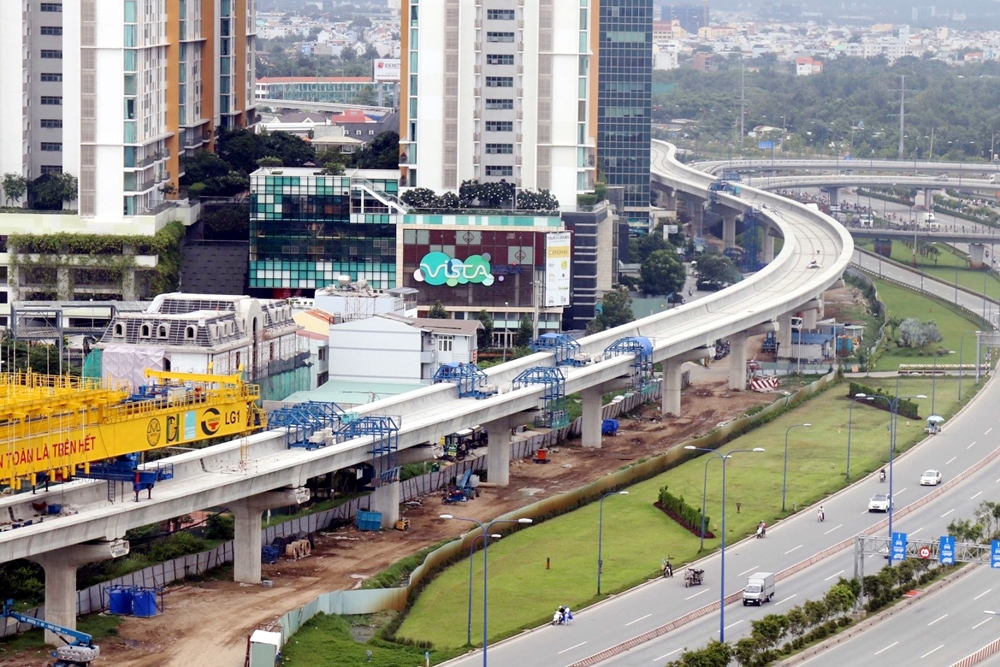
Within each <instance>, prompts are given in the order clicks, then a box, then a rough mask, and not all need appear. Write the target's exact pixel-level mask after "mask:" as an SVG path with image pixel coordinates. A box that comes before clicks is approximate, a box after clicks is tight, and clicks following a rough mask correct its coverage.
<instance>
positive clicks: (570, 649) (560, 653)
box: [559, 642, 587, 655]
mask: <svg viewBox="0 0 1000 667" xmlns="http://www.w3.org/2000/svg"><path fill="white" fill-rule="evenodd" d="M586 643H587V642H580V643H579V644H576V645H574V646H570V647H569V648H564V649H563V650H561V651H559V655H562V654H563V653H565V652H566V651H572V650H573V649H575V648H580V647H581V646H583V645H584V644H586Z"/></svg>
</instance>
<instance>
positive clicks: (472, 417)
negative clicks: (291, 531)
mask: <svg viewBox="0 0 1000 667" xmlns="http://www.w3.org/2000/svg"><path fill="white" fill-rule="evenodd" d="M673 155H674V147H673V146H671V145H669V144H665V143H661V142H657V143H656V145H655V146H654V149H653V161H654V172H653V178H654V179H656V180H658V181H660V182H661V183H664V184H667V185H669V186H670V187H673V188H676V189H678V190H680V191H682V192H688V193H692V194H696V195H698V196H701V197H705V196H706V195H707V189H708V185H709V184H710V183H711V182H712V181H713V180H714V179H713V178H712V177H711V176H709V175H707V174H704V173H702V172H698V171H696V170H693V169H691V168H689V167H686V166H684V165H682V164H680V163H679V162H677V161H676V160H675V159H674V157H673ZM720 195H721V199H723V200H728V201H727V205H730V206H734V207H747V206H755V207H759V208H761V213H762V215H764V216H766V217H768V218H770V220H771V222H770V224H771V225H772V226H773V227H775V228H777V229H778V230H780V233H781V234H782V235H783V236H784V238H785V243H784V245H783V248H782V250H781V253H780V254H779V256H778V257H776V258H775V260H774V261H773V262H771V264H769V265H768V266H766V267H765V268H764V269H763V270H761V271H759V272H758V273H756V274H755V275H753V276H751V277H750V278H748V279H747V280H745V281H743V282H740V283H738V284H736V285H733V286H732V287H729V288H727V289H725V290H722V291H720V292H718V293H716V294H714V295H712V296H710V297H707V298H704V299H700V300H698V301H696V302H693V303H690V304H686V305H684V306H681V307H679V308H676V309H673V310H670V311H667V312H665V313H660V314H657V315H654V316H651V317H647V318H644V319H642V320H637V321H635V322H632V323H629V324H627V325H624V326H621V327H618V328H616V329H612V330H609V331H604V332H601V333H599V334H595V335H592V336H588V337H586V338H583V339H581V340H580V341H579V343H580V345H581V347H582V351H583V352H585V353H588V354H599V353H601V352H603V351H604V349H605V348H607V347H608V346H609V345H611V344H612V343H613V342H615V341H617V340H619V339H622V338H624V337H628V336H645V337H649V338H651V339H652V340H653V342H654V349H653V355H652V357H653V361H664V360H668V359H671V358H673V357H677V356H679V355H682V354H684V353H686V352H689V351H691V350H695V349H697V348H701V347H704V346H707V345H710V344H712V343H714V341H715V340H717V339H719V338H725V337H729V336H732V335H735V334H737V333H739V332H742V331H745V330H747V329H749V328H752V327H755V326H757V325H760V324H762V323H768V322H771V321H773V320H775V319H776V318H777V317H779V316H781V315H784V314H786V313H788V312H789V311H792V310H794V309H795V308H796V307H798V306H800V305H802V304H804V303H807V302H809V301H811V300H813V299H814V298H816V297H817V296H819V295H820V294H821V293H822V292H823V291H824V290H825V289H827V288H828V287H830V286H831V285H833V284H834V283H836V282H837V281H839V280H840V277H841V274H842V273H843V271H844V269H845V268H846V267H847V266H848V264H849V262H850V259H851V254H852V252H853V243H852V241H851V238H850V236H849V235H848V234H847V232H846V231H845V230H844V229H843V228H842V227H841V226H840V225H839V224H838V223H837V222H836V221H834V220H833V219H832V218H830V217H828V216H826V215H823V214H821V213H819V212H817V211H812V210H810V209H808V208H806V207H805V206H802V205H800V204H797V203H795V202H790V201H788V200H786V199H784V198H782V197H779V196H777V195H773V194H770V193H767V192H764V191H761V190H755V189H753V188H745V189H744V191H743V199H740V198H738V197H730V196H729V195H724V194H721V193H720ZM812 261H818V262H819V263H820V264H821V268H820V269H818V270H817V269H811V270H810V269H807V266H808V265H809V263H810V262H812ZM633 363H634V359H633V357H631V356H625V355H623V356H618V357H613V358H610V359H607V360H604V361H599V362H597V363H594V364H591V365H588V366H583V367H578V368H568V367H561V368H562V370H563V372H564V374H565V375H566V392H567V393H571V392H577V391H581V390H584V389H588V388H592V387H601V386H603V385H606V384H607V383H609V382H612V381H614V380H615V379H617V378H622V377H627V376H630V375H631V372H632V369H631V366H632V364H633ZM552 365H554V359H553V355H552V354H550V353H538V354H534V355H530V356H528V357H524V358H522V359H517V360H515V361H511V362H508V363H506V364H502V365H500V366H497V367H494V368H491V369H489V370H487V371H486V373H487V375H488V377H489V382H490V384H493V385H497V386H499V387H501V389H505V388H507V387H509V386H510V384H511V382H512V380H513V379H514V378H515V377H516V376H517V375H518V374H519V373H521V372H522V371H524V370H526V369H528V368H531V367H536V366H552ZM542 392H543V386H542V385H532V386H528V387H525V388H522V389H517V390H509V391H501V393H499V394H496V395H494V396H491V397H488V398H484V399H482V400H474V399H471V398H464V399H460V398H458V397H457V392H456V389H455V386H454V385H451V384H439V385H433V386H429V387H426V388H423V389H420V390H417V391H413V392H409V393H407V394H402V395H400V396H396V397H393V398H389V399H385V400H381V401H376V402H374V403H371V404H368V405H365V406H363V407H362V408H360V409H359V410H358V412H359V413H361V414H362V415H373V416H374V415H390V416H393V417H395V418H397V420H398V423H399V424H400V429H399V434H398V447H399V449H405V448H408V447H414V446H417V445H421V444H423V443H427V442H437V441H438V439H439V438H440V437H441V436H443V435H445V434H447V433H453V432H455V431H457V430H460V429H461V428H465V427H467V426H470V425H472V424H477V423H478V424H489V423H491V422H495V421H497V420H500V419H506V418H507V417H509V416H511V415H516V414H518V413H521V412H524V411H528V410H533V409H536V408H537V407H538V405H539V402H540V397H541V395H542ZM371 447H372V438H370V437H364V438H356V439H353V440H349V441H346V442H343V443H339V444H333V445H329V446H327V447H321V448H319V449H316V450H312V451H306V450H303V449H291V450H290V449H286V446H285V436H284V432H283V431H274V430H272V431H268V432H266V433H261V434H257V435H255V436H251V437H250V438H249V439H248V440H247V442H245V443H242V444H241V443H240V442H230V443H226V444H221V445H217V446H214V447H210V448H207V449H203V450H199V451H196V452H189V453H185V454H182V455H179V456H176V457H172V458H171V459H168V460H167V461H169V462H170V463H173V465H174V478H173V479H172V480H169V481H166V482H163V483H161V484H158V485H157V487H156V493H155V494H154V496H153V498H151V499H148V500H147V499H144V500H142V501H141V502H137V503H133V502H126V503H122V504H110V503H108V501H107V498H106V496H105V484H104V483H103V482H87V481H76V482H72V483H70V484H66V485H61V486H59V487H53V489H52V490H51V491H48V492H40V493H38V494H36V495H33V496H14V497H9V498H5V499H2V500H0V511H7V510H8V509H10V508H17V507H19V506H20V507H23V506H25V505H26V504H27V503H29V502H31V501H35V502H38V501H40V500H43V499H45V498H46V497H49V498H52V500H53V502H57V501H56V500H55V498H59V500H58V502H59V503H61V504H65V505H71V506H74V507H77V508H78V509H79V513H78V514H75V515H73V516H66V517H59V518H55V519H51V520H46V521H44V522H43V523H38V524H35V525H30V526H25V527H22V528H17V529H15V530H9V531H6V532H4V533H2V534H0V562H2V561H9V560H13V559H15V558H30V557H39V556H42V555H44V554H46V553H47V552H53V551H57V550H63V548H64V547H71V546H74V545H78V544H80V543H84V542H91V541H100V540H113V539H115V538H119V537H121V536H122V535H124V533H125V531H126V530H128V529H130V528H134V527H137V526H141V525H146V524H149V523H154V522H158V521H163V520H167V519H169V518H172V517H176V516H180V515H182V514H187V513H190V512H193V511H197V510H200V509H203V508H207V507H217V506H229V507H231V508H232V507H234V505H235V506H240V503H241V502H244V501H250V500H252V499H253V498H255V497H258V496H262V495H263V494H267V493H268V492H271V491H274V490H279V489H289V488H297V487H300V486H302V485H303V484H305V482H306V480H307V479H309V478H311V477H314V476H317V475H320V474H324V473H327V472H331V471H334V470H338V469H341V468H344V467H347V466H351V465H355V464H358V463H363V462H366V461H370V460H371V457H372V455H371V451H370V450H371ZM248 511H250V512H251V515H252V510H248ZM258 514H259V512H258ZM251 519H252V516H251ZM245 523H246V525H247V526H250V525H252V524H253V521H252V520H250V521H247V522H245ZM241 525H242V523H241V521H239V520H238V521H237V561H236V565H237V568H236V569H237V573H238V574H237V576H239V572H240V570H241V567H243V568H245V569H246V568H249V569H250V570H251V572H250V575H249V576H251V577H252V575H253V572H252V569H253V567H254V565H253V561H254V560H256V576H257V578H258V579H259V567H260V565H259V548H257V549H256V553H254V548H253V539H254V538H253V537H252V533H253V532H254V531H253V530H250V529H248V528H246V527H244V528H240V526H241ZM241 531H242V532H241ZM257 535H258V536H259V531H258V532H257ZM241 536H242V537H241ZM256 539H257V540H259V537H257V538H256ZM244 551H246V552H247V553H245V554H243V558H244V559H245V560H244V561H243V565H242V566H241V560H240V559H241V556H240V554H241V553H243V552H244ZM50 564H51V561H50ZM46 567H47V568H48V567H49V566H48V565H47V566H46ZM53 567H55V565H53ZM67 567H68V566H67ZM47 572H48V569H47ZM73 572H75V569H73ZM67 583H68V582H67ZM50 595H51V596H53V597H52V598H51V599H50ZM57 596H62V598H63V599H64V598H66V597H67V596H73V598H74V599H75V592H74V591H52V590H47V591H46V606H47V608H48V609H50V610H53V609H57V608H59V607H60V605H57V604H55V603H56V602H57ZM50 603H52V604H50ZM66 604H68V603H67V602H65V600H63V607H65V605H66ZM70 616H71V615H70ZM50 620H53V621H54V622H61V623H62V624H63V625H70V624H71V623H72V622H73V621H74V619H73V618H72V617H70V618H53V619H50Z"/></svg>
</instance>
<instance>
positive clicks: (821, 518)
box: [816, 510, 826, 523]
mask: <svg viewBox="0 0 1000 667" xmlns="http://www.w3.org/2000/svg"><path fill="white" fill-rule="evenodd" d="M816 520H817V521H819V522H820V523H823V522H824V521H826V513H825V512H824V511H823V510H820V511H819V514H817V515H816Z"/></svg>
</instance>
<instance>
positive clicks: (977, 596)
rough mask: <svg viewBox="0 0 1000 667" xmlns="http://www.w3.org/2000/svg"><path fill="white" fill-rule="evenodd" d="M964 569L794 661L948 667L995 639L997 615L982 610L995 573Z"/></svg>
mask: <svg viewBox="0 0 1000 667" xmlns="http://www.w3.org/2000/svg"><path fill="white" fill-rule="evenodd" d="M994 474H996V473H995V472H994ZM991 481H992V480H991ZM993 497H994V498H995V497H996V494H994V496H993ZM966 567H974V568H975V569H974V570H973V571H971V572H969V573H967V574H964V575H963V576H962V577H961V578H959V579H958V580H957V581H955V582H954V583H952V584H950V585H949V586H947V587H945V588H943V589H940V590H938V591H936V592H934V593H932V594H930V595H928V596H926V597H924V598H923V599H921V600H919V601H918V602H916V603H915V604H913V605H911V606H910V607H908V608H906V609H904V610H903V611H900V612H898V613H896V614H895V615H893V616H891V617H889V618H887V619H886V620H885V621H882V622H881V623H879V624H878V625H875V626H873V627H872V628H871V629H870V630H869V631H867V632H863V633H860V634H858V635H855V636H854V637H852V638H851V639H849V640H848V641H846V642H844V643H843V644H840V645H838V646H837V647H835V648H833V649H831V650H829V651H825V652H823V653H821V654H819V655H817V656H816V657H814V658H812V659H810V660H806V661H804V662H802V663H799V664H802V665H811V666H812V667H839V666H840V665H845V664H847V665H863V664H868V663H870V662H874V661H879V662H886V663H889V664H896V665H902V664H910V665H916V664H926V665H950V664H952V663H953V662H956V661H958V660H961V659H962V658H964V657H965V656H967V655H969V654H970V653H974V652H975V651H977V650H979V649H980V648H982V647H983V646H985V645H986V644H989V643H990V642H991V641H993V640H994V639H996V638H997V637H1000V618H998V617H996V616H992V615H987V614H984V613H983V612H984V610H991V611H996V610H997V608H996V602H997V600H998V598H1000V571H997V570H991V569H990V568H989V566H983V565H978V566H971V565H967V566H966Z"/></svg>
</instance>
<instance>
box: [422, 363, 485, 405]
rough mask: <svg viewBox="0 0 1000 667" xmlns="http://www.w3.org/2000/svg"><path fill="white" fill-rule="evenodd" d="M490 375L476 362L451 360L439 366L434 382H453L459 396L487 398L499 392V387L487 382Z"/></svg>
mask: <svg viewBox="0 0 1000 667" xmlns="http://www.w3.org/2000/svg"><path fill="white" fill-rule="evenodd" d="M487 380H489V377H487V375H486V373H484V372H483V371H482V370H480V368H479V366H477V365H475V364H462V363H457V362H450V363H446V364H441V365H440V366H438V369H437V371H436V372H435V373H434V384H438V383H441V382H453V383H455V386H456V387H457V388H458V397H459V398H466V397H469V396H471V397H473V398H487V397H489V396H492V395H493V394H495V393H497V388H496V387H495V386H493V385H491V384H489V383H488V382H487Z"/></svg>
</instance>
